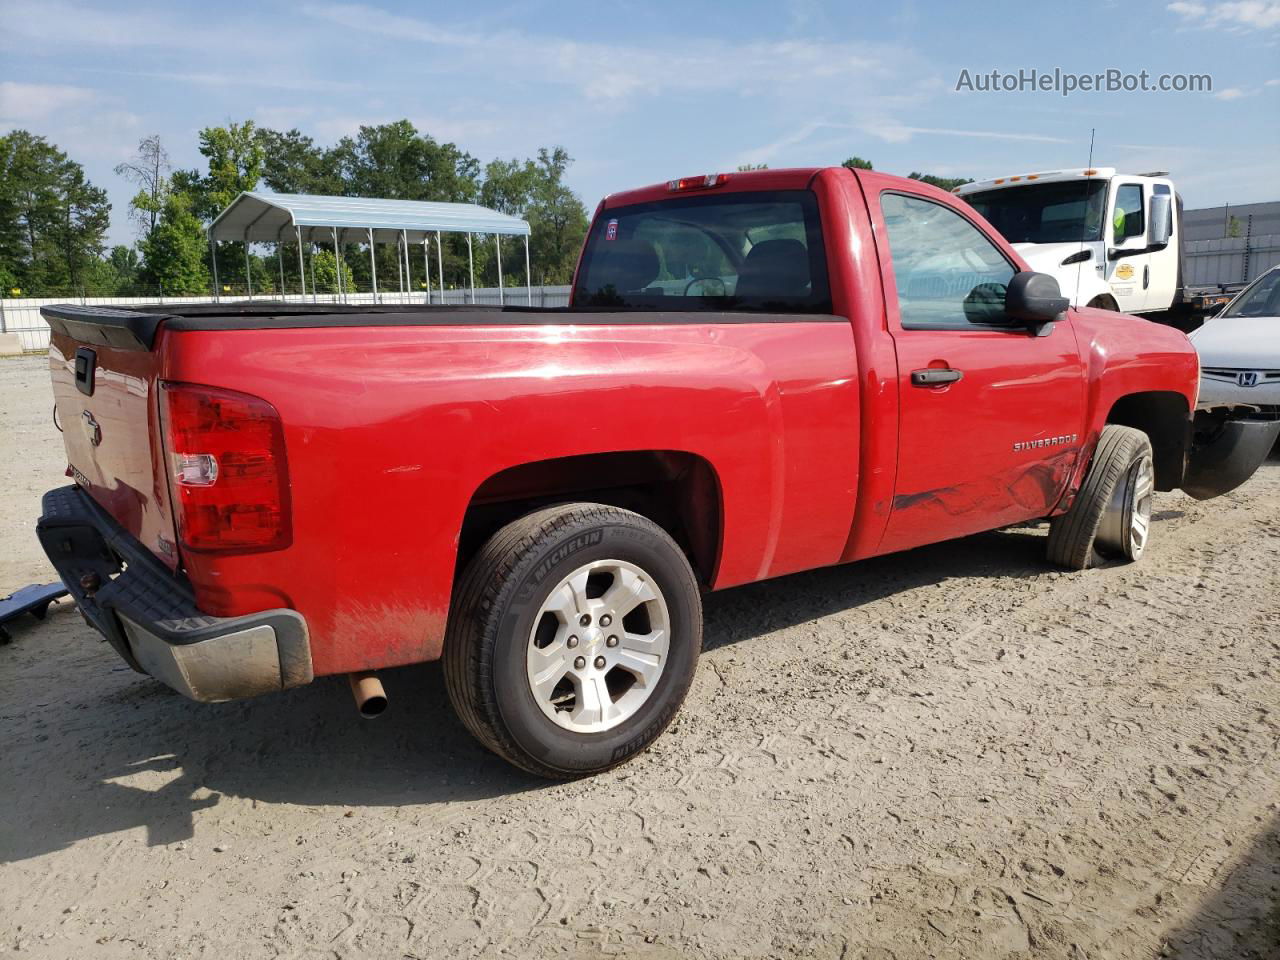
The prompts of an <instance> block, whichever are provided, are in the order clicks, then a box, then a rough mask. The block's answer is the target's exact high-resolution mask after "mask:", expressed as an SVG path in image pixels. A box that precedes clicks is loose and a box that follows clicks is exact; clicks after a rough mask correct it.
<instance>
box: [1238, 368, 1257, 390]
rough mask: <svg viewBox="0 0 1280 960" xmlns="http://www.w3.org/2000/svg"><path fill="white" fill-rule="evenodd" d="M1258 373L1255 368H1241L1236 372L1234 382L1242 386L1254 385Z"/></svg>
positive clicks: (1255, 384)
mask: <svg viewBox="0 0 1280 960" xmlns="http://www.w3.org/2000/svg"><path fill="white" fill-rule="evenodd" d="M1259 376H1260V374H1259V373H1258V371H1257V370H1243V371H1241V372H1240V373H1237V374H1236V383H1238V384H1240V386H1242V387H1256V386H1257V385H1258V377H1259Z"/></svg>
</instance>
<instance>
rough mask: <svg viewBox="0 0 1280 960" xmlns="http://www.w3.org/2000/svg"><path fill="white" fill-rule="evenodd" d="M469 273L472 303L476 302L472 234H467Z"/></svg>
mask: <svg viewBox="0 0 1280 960" xmlns="http://www.w3.org/2000/svg"><path fill="white" fill-rule="evenodd" d="M467 272H468V273H469V274H470V275H471V302H472V303H473V304H474V303H475V302H476V261H475V257H473V256H472V254H471V234H469V233H468V234H467Z"/></svg>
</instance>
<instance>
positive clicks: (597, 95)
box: [302, 4, 919, 101]
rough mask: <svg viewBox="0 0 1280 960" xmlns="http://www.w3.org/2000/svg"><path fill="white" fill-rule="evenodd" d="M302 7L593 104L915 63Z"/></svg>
mask: <svg viewBox="0 0 1280 960" xmlns="http://www.w3.org/2000/svg"><path fill="white" fill-rule="evenodd" d="M302 9H303V12H305V13H307V14H308V15H310V16H312V17H314V18H316V19H319V20H323V21H325V22H327V23H330V24H333V25H336V26H339V27H341V28H343V29H344V30H348V31H358V32H363V33H369V34H375V35H378V36H383V37H392V38H395V39H396V40H400V41H402V42H408V43H418V44H429V45H432V46H436V47H443V48H447V49H449V50H452V51H454V53H455V54H456V55H457V56H458V57H460V58H461V59H462V61H463V63H464V64H469V65H471V66H474V67H476V68H478V69H492V67H493V64H494V63H499V64H501V65H502V70H503V72H504V73H506V74H507V75H511V76H521V77H524V78H526V79H527V80H529V81H530V82H548V81H549V82H554V83H563V84H567V85H570V86H574V87H576V88H578V90H579V91H580V92H581V94H582V95H583V96H585V97H587V98H588V99H590V100H595V101H614V100H623V99H626V98H630V97H633V96H636V95H638V94H663V93H670V92H672V91H677V90H686V91H700V92H706V91H721V92H736V93H742V94H747V93H751V92H753V91H756V90H759V91H762V92H764V91H766V90H768V91H770V92H773V91H776V88H777V87H779V86H790V87H796V86H799V85H803V84H812V83H815V82H824V83H831V82H833V81H841V80H843V81H845V82H848V81H850V80H851V79H852V78H854V77H857V76H867V75H870V74H877V73H878V74H889V73H892V74H894V75H905V74H906V73H907V72H908V71H910V70H912V69H914V68H916V67H918V66H919V64H918V63H916V62H915V58H914V57H912V56H911V55H910V52H909V51H901V50H896V51H893V52H892V53H891V54H890V52H889V51H884V52H883V55H877V53H876V51H872V52H870V53H869V52H868V50H869V48H868V46H867V45H866V44H841V43H827V42H817V41H808V40H805V41H800V40H775V41H755V42H751V43H744V44H737V45H732V44H728V43H725V42H723V41H717V40H714V39H702V40H699V41H698V42H697V43H692V42H684V43H679V44H677V43H664V44H662V45H661V46H649V47H641V46H630V45H626V44H610V43H594V42H592V43H582V42H577V41H572V40H564V39H560V38H557V37H556V36H554V35H553V34H530V33H525V32H520V31H513V30H498V31H491V32H485V33H479V32H476V33H472V32H467V31H463V30H455V29H451V28H448V27H442V26H439V25H437V24H435V23H433V22H431V21H428V20H423V19H418V18H414V17H406V16H401V15H400V14H396V13H390V12H388V11H385V10H381V9H379V8H377V7H372V6H366V5H363V4H323V5H311V6H307V7H303V8H302ZM890 65H892V66H890Z"/></svg>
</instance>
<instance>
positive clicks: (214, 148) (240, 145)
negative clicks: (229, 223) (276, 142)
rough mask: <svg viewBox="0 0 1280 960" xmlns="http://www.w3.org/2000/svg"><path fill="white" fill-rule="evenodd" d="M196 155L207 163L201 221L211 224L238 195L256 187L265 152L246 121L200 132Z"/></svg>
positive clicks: (207, 128)
mask: <svg viewBox="0 0 1280 960" xmlns="http://www.w3.org/2000/svg"><path fill="white" fill-rule="evenodd" d="M200 154H201V156H203V157H205V158H206V159H208V161H209V173H208V176H206V177H205V178H204V186H205V194H206V201H207V202H208V204H210V206H209V208H208V210H207V213H208V216H207V217H206V218H205V219H209V220H212V219H213V218H214V217H216V216H217V215H218V213H219V212H221V211H222V210H223V209H224V208H225V207H227V206H228V205H229V204H230V203H231V201H232V200H234V199H235V198H236V197H238V196H239V195H240V194H241V193H244V192H247V191H250V190H253V189H254V188H255V187H256V186H257V185H258V181H259V180H260V179H261V178H262V168H263V164H264V163H265V162H266V152H265V150H264V149H263V145H262V141H261V139H260V138H259V137H258V135H257V132H256V128H255V127H254V124H253V121H252V120H246V121H245V122H244V123H229V124H227V125H226V126H225V127H206V128H205V129H203V130H201V131H200Z"/></svg>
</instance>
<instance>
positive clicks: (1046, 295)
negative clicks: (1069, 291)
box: [1004, 270, 1071, 326]
mask: <svg viewBox="0 0 1280 960" xmlns="http://www.w3.org/2000/svg"><path fill="white" fill-rule="evenodd" d="M1069 306H1071V301H1069V300H1068V299H1067V298H1066V297H1064V296H1063V295H1062V291H1061V290H1060V289H1059V288H1058V280H1057V278H1056V277H1053V276H1050V275H1049V274H1047V273H1036V272H1034V271H1032V270H1024V271H1022V272H1021V273H1015V274H1014V275H1013V279H1012V280H1010V281H1009V288H1008V289H1007V290H1006V291H1005V294H1004V313H1005V316H1006V317H1008V318H1009V319H1010V320H1011V321H1021V322H1022V323H1025V324H1027V325H1028V326H1039V325H1041V324H1046V323H1052V322H1053V321H1054V320H1056V319H1058V317H1059V316H1060V315H1061V314H1062V313H1063V312H1065V311H1066V309H1067V307H1069Z"/></svg>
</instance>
